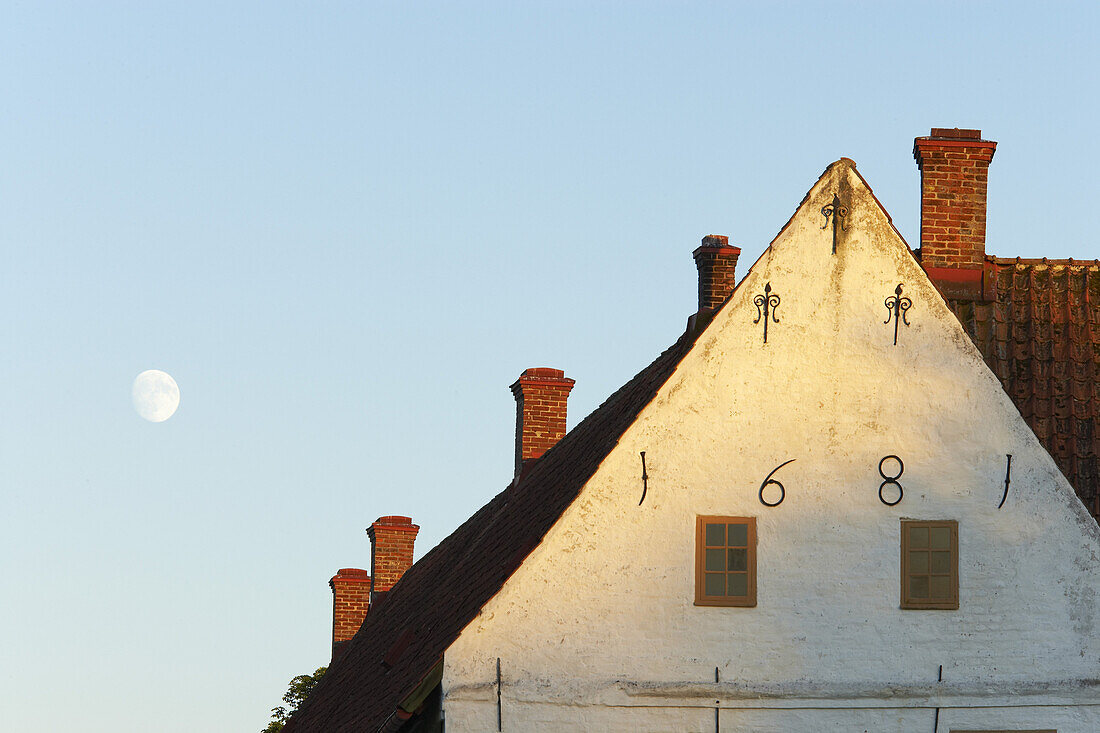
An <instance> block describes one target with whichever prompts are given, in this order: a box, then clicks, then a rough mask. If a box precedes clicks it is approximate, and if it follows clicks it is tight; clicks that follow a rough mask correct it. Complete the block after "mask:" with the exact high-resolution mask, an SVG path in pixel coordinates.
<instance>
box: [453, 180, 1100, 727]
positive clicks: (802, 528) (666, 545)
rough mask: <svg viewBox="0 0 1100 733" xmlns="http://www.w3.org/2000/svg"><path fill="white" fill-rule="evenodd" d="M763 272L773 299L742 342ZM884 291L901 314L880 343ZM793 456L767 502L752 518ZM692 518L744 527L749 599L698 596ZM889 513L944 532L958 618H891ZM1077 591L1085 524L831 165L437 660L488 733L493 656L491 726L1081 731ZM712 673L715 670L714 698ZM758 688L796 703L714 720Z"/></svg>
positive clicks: (1089, 676)
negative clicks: (904, 314)
mask: <svg viewBox="0 0 1100 733" xmlns="http://www.w3.org/2000/svg"><path fill="white" fill-rule="evenodd" d="M838 188H839V189H841V190H845V189H847V191H850V193H848V196H850V198H849V207H850V209H851V214H850V218H849V221H848V227H849V228H848V230H847V232H845V234H844V239H843V240H842V242H841V246H840V248H839V251H838V254H837V255H836V256H833V255H832V254H831V235H830V231H829V230H828V229H825V230H823V229H822V228H821V224H822V222H823V219H822V217H821V215H820V208H821V206H822V205H824V204H825V203H828V202H829V201H830V200H831V199H832V194H833V192H834V191H835V190H837V189H838ZM842 195H843V194H842ZM766 282H770V283H771V285H772V288H773V290H774V292H776V293H778V294H779V295H780V296H781V297H782V304H781V305H780V309H779V312H778V317H779V323H778V324H776V323H773V324H772V325H771V326H770V327H769V338H768V343H767V345H764V344H763V343H762V339H761V325H760V324H753V323H752V321H753V319H754V318H755V317H756V308H755V307H754V306H753V304H752V296H753V295H754V294H756V293H759V292H761V291H762V290H763V287H764V284H765V283H766ZM898 282H902V283H904V287H905V295H907V296H909V297H910V298H912V300H913V307H912V309H911V310H910V311H909V321H910V322H911V324H912V325H911V326H909V327H904V326H903V327H902V328H901V333H900V335H899V343H898V346H896V347H895V346H893V344H892V334H893V326H892V324H883V320H884V318H885V315H886V310H885V308H884V306H883V299H884V298H885V297H887V296H889V295H891V294H893V291H894V288H895V286H896V285H897V283H898ZM642 450H644V451H646V462H647V469H648V474H649V477H650V479H649V491H648V494H647V497H646V500H645V503H644V504H643V505H641V506H638V499H639V497H640V495H641V480H640V475H641V463H640V459H639V456H638V452H639V451H642ZM1009 453H1010V454H1012V455H1013V463H1012V484H1011V490H1010V493H1009V496H1008V500H1007V501H1006V503H1005V506H1004V508H1002V509H997V503H998V502H999V501H1000V499H1001V494H1002V491H1003V486H1004V472H1005V454H1009ZM887 454H897V455H899V456H901V457H902V458H903V460H904V461H905V472H904V474H903V475H902V477H901V478H900V479H899V481H900V483H901V484H902V485H903V486H904V490H905V497H904V500H903V501H902V502H901V503H900V504H898V505H897V506H896V507H887V506H884V505H883V504H882V503H880V502H879V500H878V496H877V491H878V487H879V484H880V483H881V481H882V478H881V477H880V476H879V475H878V470H877V467H878V462H879V460H880V459H881V458H882V457H883V456H885V455H887ZM790 458H795V459H796V461H795V462H794V463H791V464H790V465H788V466H786V467H784V468H783V469H781V470H780V471H779V472H778V473H777V474H776V475H775V478H776V479H778V480H780V481H782V482H783V484H784V485H785V487H786V491H787V494H786V500H785V501H784V502H783V503H782V504H781V505H780V506H778V507H775V508H770V509H769V508H766V507H764V506H762V505H761V503H760V502H759V500H758V498H757V491H758V488H759V486H760V483H761V481H762V480H763V478H764V477H765V475H767V474H768V472H770V471H771V470H772V469H773V468H775V467H776V466H777V465H779V464H780V463H782V462H783V461H786V460H788V459H790ZM709 514H718V515H732V516H754V517H756V518H757V535H758V564H757V568H758V578H759V580H758V604H757V606H756V607H755V608H714V607H698V606H695V605H694V604H693V599H694V587H693V583H694V559H695V545H694V543H695V532H694V530H695V519H696V517H697V516H699V515H709ZM902 518H914V519H955V520H957V521H958V523H959V555H960V563H959V576H960V591H959V596H960V608H959V610H958V611H913V610H902V609H900V608H899V593H900V568H899V555H900V550H899V544H900V520H901V519H902ZM1098 602H1100V531H1098V530H1097V527H1096V524H1095V522H1094V521H1093V520H1092V519H1091V517H1089V516H1088V514H1087V513H1086V512H1085V510H1084V507H1082V506H1081V504H1080V502H1079V500H1078V499H1077V498H1076V495H1075V494H1074V493H1073V490H1072V488H1071V487H1070V486H1069V485H1068V483H1067V482H1066V481H1065V479H1064V478H1063V477H1062V475H1061V474H1060V473H1059V472H1058V470H1057V468H1056V466H1055V464H1054V462H1053V461H1052V460H1051V459H1050V457H1049V456H1048V455H1047V454H1046V453H1045V451H1043V449H1042V447H1041V446H1040V445H1039V443H1038V441H1037V440H1036V439H1035V437H1034V435H1032V434H1031V432H1030V431H1029V430H1028V428H1027V426H1026V425H1025V423H1024V422H1023V420H1022V419H1021V418H1020V416H1019V413H1018V412H1017V411H1016V409H1015V407H1014V406H1013V405H1012V403H1011V401H1010V400H1009V398H1008V397H1007V395H1005V394H1004V392H1003V390H1002V389H1001V387H1000V384H999V383H998V382H997V380H996V378H995V377H994V376H993V375H992V374H991V373H989V371H988V370H987V369H986V367H985V365H984V363H983V362H982V360H981V357H980V355H979V354H978V353H977V351H976V349H974V347H973V345H972V344H971V343H970V341H969V339H968V338H967V336H966V335H965V333H964V332H963V331H962V329H961V327H960V326H959V324H958V323H957V321H956V320H955V319H954V316H952V315H951V314H950V312H949V311H948V310H947V308H946V306H945V305H944V303H943V301H942V300H941V299H940V297H939V295H938V294H937V293H936V291H935V290H934V288H932V286H931V284H930V283H929V282H928V281H927V279H926V278H925V276H924V274H923V273H922V272H921V270H920V268H919V267H918V266H917V265H916V263H915V262H914V261H913V259H912V257H911V256H910V255H909V253H908V252H907V251H906V250H905V248H904V245H903V244H902V243H901V241H900V239H898V237H897V236H896V233H895V232H894V231H893V229H892V227H890V225H889V223H888V221H887V219H886V217H885V215H884V213H883V212H882V211H881V209H880V208H879V207H878V205H877V203H876V202H875V201H874V199H873V196H872V195H871V193H870V191H868V190H867V189H866V188H865V187H864V186H863V184H862V182H861V181H860V179H859V178H858V176H857V175H856V174H855V173H854V171H853V170H850V168H849V167H848V165H847V164H845V163H840V164H837V165H834V166H833V168H832V169H831V170H830V171H829V172H828V173H827V174H826V175H825V176H824V177H823V178H822V179H821V180H820V181H819V182H818V184H817V185H816V186H815V187H814V189H813V190H812V191H811V194H810V196H809V199H808V201H807V202H806V203H805V204H804V205H803V207H802V208H801V209H800V210H799V212H798V213H797V214H796V215H795V217H794V219H792V221H791V224H790V225H789V226H788V227H787V228H786V229H785V230H784V231H783V232H782V233H781V234H780V236H779V237H777V238H776V241H775V242H774V243H773V245H772V247H771V249H770V250H769V251H768V252H767V253H765V255H764V256H763V257H762V258H761V260H760V261H759V262H758V263H757V264H756V265H755V266H754V267H753V269H752V271H751V272H750V274H749V275H748V276H747V277H746V280H745V282H744V283H743V284H742V286H741V289H740V290H739V291H738V294H737V296H735V298H734V300H733V301H732V302H730V303H729V304H728V305H727V306H726V308H725V309H724V310H723V311H722V312H721V313H719V314H718V316H716V318H715V320H714V322H713V323H712V324H711V326H710V327H709V328H708V330H707V332H706V333H705V334H703V336H702V337H701V338H700V340H699V341H698V343H697V344H696V345H695V347H694V348H693V349H692V351H691V353H690V354H688V356H687V357H685V359H684V360H683V362H682V363H681V364H680V366H679V367H678V368H677V370H676V372H675V373H674V374H673V376H672V377H671V378H670V379H669V380H668V382H667V383H666V384H665V386H664V387H663V388H662V389H661V390H660V392H659V394H658V395H657V397H656V398H655V399H654V400H653V402H652V403H651V404H650V405H649V406H648V407H647V408H646V409H645V410H643V412H642V414H641V415H640V416H639V419H638V420H637V421H636V422H635V424H634V425H633V426H631V428H629V429H628V430H627V431H626V433H625V434H624V435H623V437H622V439H621V441H620V442H619V445H618V447H617V448H616V449H615V450H613V451H612V453H611V454H610V455H609V456H608V457H607V458H606V459H605V461H604V462H603V464H602V465H601V466H600V468H599V469H598V470H597V472H596V474H595V475H594V476H593V477H592V479H591V480H590V481H589V483H588V484H587V485H586V487H585V488H584V490H583V491H582V493H581V496H580V497H579V498H578V500H577V501H576V502H575V503H574V504H573V506H571V507H570V508H569V509H568V510H567V511H566V512H565V514H564V515H563V517H562V519H561V520H560V521H559V522H558V524H557V525H555V527H554V528H553V529H552V530H551V531H550V532H549V533H548V534H547V536H546V537H545V539H544V541H543V543H542V545H540V546H539V547H538V548H536V550H535V551H534V552H533V553H532V554H531V556H530V557H529V558H528V559H527V561H526V562H525V563H524V564H523V566H522V567H521V568H520V569H519V570H518V571H517V572H516V573H515V575H514V576H513V577H512V578H511V579H510V580H509V581H508V583H507V584H506V585H505V587H504V588H503V589H502V590H501V591H500V593H498V594H497V596H496V597H494V598H493V599H492V600H491V601H489V602H488V603H487V604H486V606H485V607H484V609H483V613H482V614H481V615H480V616H479V617H478V618H477V619H475V620H474V621H473V622H472V623H471V624H470V625H469V626H468V627H467V628H466V629H465V630H464V631H463V633H462V634H461V636H460V637H459V638H458V639H457V640H456V641H455V643H454V644H453V645H452V646H451V647H450V648H449V649H448V650H447V652H446V655H445V658H444V659H445V669H444V677H443V689H444V694H445V700H444V706H445V710H446V715H447V729H448V731H452V732H453V731H466V730H478V731H481V730H493V729H495V727H496V697H495V687H494V682H495V669H496V667H495V664H496V658H497V657H500V658H501V659H502V667H503V671H504V687H503V700H504V706H505V730H595V729H607V730H695V729H698V730H713V724H714V720H713V705H714V704H715V703H714V700H718V701H719V703H718V704H719V705H721V706H722V707H724V708H728V710H724V711H723V712H722V723H723V725H726V724H727V723H726V721H727V720H728V726H729V727H728V729H732V730H744V731H748V730H751V731H807V730H813V731H817V730H838V731H840V730H844V731H849V730H863V729H866V730H869V731H876V733H877V732H881V731H892V730H898V731H901V730H905V731H910V730H930V728H931V719H932V718H931V714H932V710H933V708H934V707H935V706H936V705H954V706H959V707H960V708H961V709H956V708H952V709H951V710H950V711H949V712H945V713H944V714H943V715H944V718H943V720H942V721H941V726H940V731H947V730H949V728H948V727H947V726H948V725H950V726H956V723H955V722H950V721H954V720H955V719H956V718H957V720H958V721H959V722H958V725H964V726H965V727H967V728H971V729H983V728H990V727H994V728H996V727H1001V728H1006V727H1007V728H1016V729H1021V728H1022V729H1036V728H1037V729H1045V728H1056V729H1057V730H1058V731H1060V733H1067V732H1072V731H1079V732H1080V733H1096V731H1097V730H1100V725H1097V717H1096V715H1097V713H1096V711H1097V709H1098V708H1097V707H1096V706H1097V705H1100V694H1098V688H1097V683H1096V682H1095V680H1097V679H1100V642H1098V641H1097V639H1096V638H1095V631H1096V628H1097V622H1098V619H1100V607H1098ZM940 665H942V666H943V682H942V683H941V685H942V687H937V688H935V689H930V688H929V685H933V684H935V682H936V677H937V672H938V669H939V666H940ZM715 667H718V668H719V671H720V675H721V679H722V680H724V681H726V682H724V683H722V685H720V686H718V687H714V688H708V687H706V685H707V684H708V683H710V684H713V683H712V682H711V681H712V680H713V679H714V668H715ZM712 694H713V695H714V699H713V700H712V699H710V698H711V695H712ZM761 700H764V701H765V703H766V706H769V707H772V708H776V707H783V706H784V705H786V706H791V705H795V704H797V705H807V704H809V705H810V707H808V708H803V709H799V710H780V709H766V710H765V709H761V710H738V709H736V708H745V707H755V706H757V705H764V704H765V703H761V702H760V701H761ZM699 704H703V705H704V707H707V710H704V711H702V712H700V711H697V710H690V709H685V708H690V707H691V706H695V705H699ZM1021 704H1026V705H1027V707H1016V706H1018V705H1021ZM914 706H917V707H914ZM984 706H992V708H991V709H977V708H982V707H984ZM876 707H877V708H878V709H862V708H876ZM856 708H860V709H856ZM899 708H904V709H900V710H899ZM708 714H709V717H707V716H708ZM696 716H700V717H696ZM949 716H954V717H949ZM918 721H919V722H918ZM696 725H697V726H699V727H698V728H694V727H693V726H696ZM860 726H862V727H860Z"/></svg>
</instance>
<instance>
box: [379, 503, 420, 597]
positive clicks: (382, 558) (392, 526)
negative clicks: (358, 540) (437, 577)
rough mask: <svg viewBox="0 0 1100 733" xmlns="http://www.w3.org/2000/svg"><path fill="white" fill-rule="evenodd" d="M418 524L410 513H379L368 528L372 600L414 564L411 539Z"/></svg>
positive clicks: (417, 530) (417, 529)
mask: <svg viewBox="0 0 1100 733" xmlns="http://www.w3.org/2000/svg"><path fill="white" fill-rule="evenodd" d="M419 531H420V527H419V526H418V525H416V524H413V523H412V519H410V518H409V517H396V516H394V517H379V518H378V519H377V521H375V523H374V524H372V525H371V526H370V528H369V529H367V536H368V537H370V547H371V553H370V574H371V577H372V578H373V579H374V583H373V584H372V586H371V601H372V602H373V601H374V600H375V599H376V597H377V596H378V594H379V593H385V592H386V591H388V590H389V589H390V588H392V587H393V586H394V585H395V584H396V583H397V581H398V580H400V579H401V576H402V575H404V574H405V571H406V570H408V569H409V568H411V567H412V564H413V543H414V542H415V541H416V533H417V532H419Z"/></svg>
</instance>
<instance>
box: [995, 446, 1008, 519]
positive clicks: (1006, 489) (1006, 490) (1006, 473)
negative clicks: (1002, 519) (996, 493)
mask: <svg viewBox="0 0 1100 733" xmlns="http://www.w3.org/2000/svg"><path fill="white" fill-rule="evenodd" d="M1005 457H1006V458H1007V459H1008V465H1007V466H1005V493H1004V496H1002V497H1001V503H1000V504H998V505H997V508H998V509H1000V508H1001V507H1003V506H1004V505H1005V499H1007V498H1008V484H1009V482H1010V481H1011V480H1012V454H1011V453H1006V454H1005Z"/></svg>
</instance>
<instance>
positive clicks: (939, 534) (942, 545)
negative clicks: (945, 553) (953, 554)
mask: <svg viewBox="0 0 1100 733" xmlns="http://www.w3.org/2000/svg"><path fill="white" fill-rule="evenodd" d="M932 549H934V550H950V549H951V528H950V527H933V528H932Z"/></svg>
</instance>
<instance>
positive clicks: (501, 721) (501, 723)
mask: <svg viewBox="0 0 1100 733" xmlns="http://www.w3.org/2000/svg"><path fill="white" fill-rule="evenodd" d="M503 712H504V711H503V710H502V709H501V704H500V657H497V730H498V731H503V730H504V715H503Z"/></svg>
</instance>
